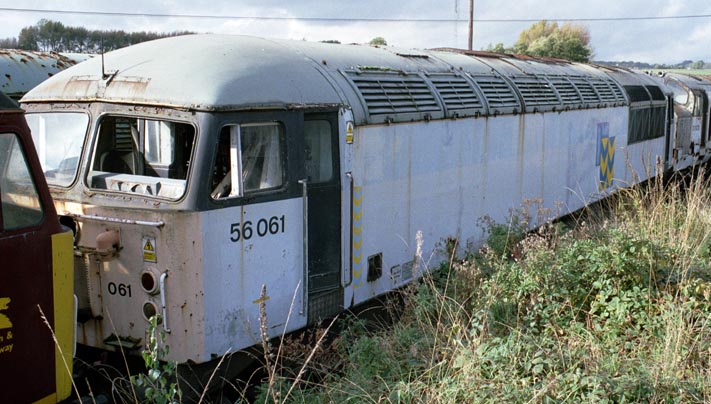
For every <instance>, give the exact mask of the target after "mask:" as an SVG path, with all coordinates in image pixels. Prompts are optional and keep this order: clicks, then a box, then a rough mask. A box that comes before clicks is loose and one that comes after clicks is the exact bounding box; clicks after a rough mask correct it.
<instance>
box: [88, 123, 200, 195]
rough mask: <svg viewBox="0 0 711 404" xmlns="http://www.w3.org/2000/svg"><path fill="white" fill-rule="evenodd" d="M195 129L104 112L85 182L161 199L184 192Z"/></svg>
mask: <svg viewBox="0 0 711 404" xmlns="http://www.w3.org/2000/svg"><path fill="white" fill-rule="evenodd" d="M194 139H195V128H194V127H193V126H192V125H190V124H187V123H180V122H173V121H167V120H160V119H144V118H136V117H124V116H105V117H103V118H102V119H101V121H100V122H99V127H98V135H97V139H96V144H95V145H94V150H93V154H92V159H91V168H90V171H89V175H88V178H87V182H88V185H89V187H90V188H92V189H100V190H101V189H105V190H110V191H117V192H122V193H130V194H141V195H146V196H153V197H159V198H167V199H173V200H174V199H179V198H180V197H181V196H182V195H183V194H184V192H185V183H186V180H187V176H188V169H189V164H190V158H191V155H192V151H193V144H194Z"/></svg>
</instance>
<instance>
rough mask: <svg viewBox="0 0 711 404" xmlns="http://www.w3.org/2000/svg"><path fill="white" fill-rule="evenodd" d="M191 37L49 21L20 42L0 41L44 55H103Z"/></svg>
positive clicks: (2, 45)
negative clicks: (45, 53) (168, 39)
mask: <svg viewBox="0 0 711 404" xmlns="http://www.w3.org/2000/svg"><path fill="white" fill-rule="evenodd" d="M186 34H192V32H189V31H175V32H170V33H157V32H146V31H141V32H126V31H123V30H112V31H101V30H88V29H86V28H84V27H70V26H65V25H64V24H62V23H61V22H58V21H51V20H47V19H42V20H40V21H39V22H38V23H37V24H35V25H33V26H29V27H25V28H22V30H21V31H20V35H19V36H18V37H17V38H5V39H0V48H12V49H22V50H29V51H43V52H52V51H53V52H76V53H101V52H102V49H103V51H104V52H108V51H111V50H114V49H119V48H123V47H126V46H129V45H134V44H137V43H140V42H145V41H150V40H153V39H158V38H164V37H169V36H177V35H186Z"/></svg>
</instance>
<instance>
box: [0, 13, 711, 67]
mask: <svg viewBox="0 0 711 404" xmlns="http://www.w3.org/2000/svg"><path fill="white" fill-rule="evenodd" d="M18 8H22V9H25V10H27V9H41V10H62V11H84V12H110V13H138V14H142V13H145V14H173V15H175V14H181V15H203V16H205V15H210V16H227V17H262V18H263V17H296V19H293V20H277V21H274V20H265V19H260V18H258V19H253V18H224V19H218V18H194V17H193V18H170V17H156V16H153V17H151V16H106V15H90V14H68V13H61V14H60V13H51V12H34V11H11V10H9V9H18ZM468 12H469V1H468V0H406V1H403V0H357V1H356V0H350V1H342V0H295V1H294V0H292V1H286V0H229V1H228V0H183V1H178V0H159V1H145V0H142V1H137V0H114V1H107V0H65V1H61V0H23V1H18V0H0V38H7V37H17V36H18V35H19V32H20V30H21V29H22V28H23V27H26V26H31V25H34V24H36V23H37V21H39V20H40V19H42V18H47V19H51V20H54V21H60V22H62V23H63V24H65V25H69V26H84V27H85V28H87V29H90V30H94V29H117V30H118V29H120V30H125V31H154V32H170V31H182V30H189V31H195V32H212V33H223V34H244V35H256V36H263V37H276V38H287V39H298V40H301V39H306V40H312V41H320V40H338V41H340V42H343V43H352V42H358V43H363V42H368V41H369V40H370V39H372V38H374V37H376V36H382V37H384V38H385V39H386V40H387V42H388V44H389V45H394V46H399V47H406V48H433V47H458V48H466V46H467V38H468V37H467V35H468V34H467V32H468V24H467V21H466V20H467V18H468ZM693 15H706V16H710V15H711V0H474V18H475V24H474V48H475V49H483V48H486V47H487V45H489V44H496V43H498V42H503V43H504V44H505V45H506V46H510V45H513V43H514V42H515V41H516V38H517V37H518V34H519V32H521V31H522V30H523V29H525V28H527V27H528V26H530V25H531V24H532V22H504V21H496V22H493V21H486V20H512V19H526V20H528V19H532V20H540V19H549V20H552V19H570V18H575V19H581V18H582V19H599V18H621V17H622V18H628V17H667V16H693ZM314 18H325V19H327V20H313V19H314ZM329 19H330V20H329ZM333 19H338V20H333ZM344 19H345V20H344ZM348 19H355V20H356V21H348ZM358 19H361V20H360V21H358ZM363 19H388V20H392V21H375V22H373V21H362V20H363ZM413 19H415V20H420V19H430V20H433V19H436V20H447V21H444V22H422V21H397V20H413ZM455 20H461V22H456V21H455ZM476 20H484V21H476ZM580 24H584V25H586V26H587V27H588V28H589V29H590V33H591V39H592V41H591V42H592V47H593V51H594V58H595V60H606V61H610V60H617V61H620V60H635V61H640V62H650V63H678V62H681V61H683V60H705V61H707V62H711V17H703V18H687V19H650V20H633V21H630V20H623V21H585V22H580Z"/></svg>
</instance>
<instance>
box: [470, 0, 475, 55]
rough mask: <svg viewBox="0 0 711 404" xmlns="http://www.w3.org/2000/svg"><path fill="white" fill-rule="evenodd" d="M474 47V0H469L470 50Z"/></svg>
mask: <svg viewBox="0 0 711 404" xmlns="http://www.w3.org/2000/svg"><path fill="white" fill-rule="evenodd" d="M473 47H474V0H469V50H472V49H473Z"/></svg>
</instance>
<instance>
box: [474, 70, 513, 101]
mask: <svg viewBox="0 0 711 404" xmlns="http://www.w3.org/2000/svg"><path fill="white" fill-rule="evenodd" d="M473 79H474V81H476V84H477V85H478V86H479V88H480V89H481V92H482V93H483V94H484V98H486V102H487V103H488V104H489V108H490V109H496V108H520V105H519V103H518V99H517V98H516V95H515V94H514V92H513V90H512V89H511V87H510V86H509V85H508V84H507V83H506V81H504V79H502V78H501V77H496V76H475V77H473Z"/></svg>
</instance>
